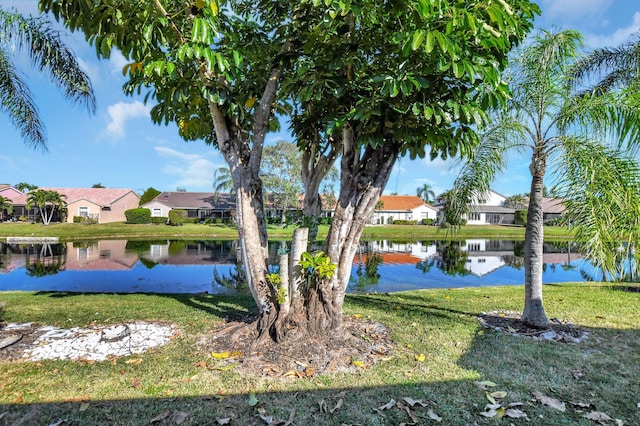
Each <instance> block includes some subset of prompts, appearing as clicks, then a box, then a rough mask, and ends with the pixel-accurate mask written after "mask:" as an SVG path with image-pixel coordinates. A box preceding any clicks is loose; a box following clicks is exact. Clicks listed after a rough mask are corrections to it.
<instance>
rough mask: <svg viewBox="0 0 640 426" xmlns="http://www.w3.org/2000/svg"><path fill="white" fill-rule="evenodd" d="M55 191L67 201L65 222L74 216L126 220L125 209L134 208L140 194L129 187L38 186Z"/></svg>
mask: <svg viewBox="0 0 640 426" xmlns="http://www.w3.org/2000/svg"><path fill="white" fill-rule="evenodd" d="M39 189H43V190H46V191H55V192H57V193H58V194H60V195H62V196H64V198H63V199H64V201H65V202H66V203H67V215H66V222H67V223H73V218H74V217H75V216H80V217H84V218H90V219H93V220H95V221H97V222H98V223H110V222H126V220H127V218H126V216H125V214H124V212H125V211H127V210H130V209H135V208H137V207H138V204H139V203H140V196H139V195H138V194H137V193H136V192H135V191H133V190H131V189H116V188H39Z"/></svg>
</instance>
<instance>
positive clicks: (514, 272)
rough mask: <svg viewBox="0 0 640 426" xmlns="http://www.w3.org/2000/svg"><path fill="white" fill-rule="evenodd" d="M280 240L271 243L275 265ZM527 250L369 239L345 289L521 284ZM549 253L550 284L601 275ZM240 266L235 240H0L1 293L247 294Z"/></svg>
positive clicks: (572, 251)
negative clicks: (23, 291)
mask: <svg viewBox="0 0 640 426" xmlns="http://www.w3.org/2000/svg"><path fill="white" fill-rule="evenodd" d="M281 244H282V243H273V244H270V253H271V256H270V257H271V259H272V260H273V264H274V265H275V264H277V262H276V253H277V249H278V248H279V247H280V245H281ZM522 253H523V242H522V241H504V240H503V241H495V240H480V239H477V240H476V239H474V240H464V241H422V242H417V243H395V242H389V241H369V242H364V243H362V244H361V246H360V249H359V251H358V253H357V254H356V257H355V259H354V262H353V268H352V272H351V282H350V284H349V288H348V290H347V291H348V292H351V293H356V292H371V291H378V292H393V291H402V290H415V289H424V288H452V287H477V286H486V285H521V284H523V282H524V268H523V259H522V255H523V254H522ZM544 256H545V258H544V261H545V270H544V274H543V280H544V282H545V283H555V282H566V281H585V280H589V279H591V278H592V277H594V275H595V278H598V276H597V274H596V273H595V271H594V270H593V268H592V267H591V266H590V265H589V264H588V263H587V262H586V261H585V260H583V259H582V256H581V255H580V254H579V253H577V252H576V248H575V247H574V246H572V245H571V243H558V244H547V245H545V255H544ZM241 271H242V268H240V267H239V266H238V263H237V243H236V242H234V241H208V240H199V241H168V240H159V241H127V240H101V241H95V242H75V243H65V244H45V245H42V244H5V243H0V291H3V290H4V291H7V290H25V291H69V292H110V293H138V292H139V293H203V292H208V293H235V292H243V291H246V286H245V285H244V283H243V281H242V274H241Z"/></svg>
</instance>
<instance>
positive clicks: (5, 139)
mask: <svg viewBox="0 0 640 426" xmlns="http://www.w3.org/2000/svg"><path fill="white" fill-rule="evenodd" d="M539 4H540V6H541V8H542V16H540V17H539V18H538V19H537V20H536V26H537V28H539V29H551V28H556V29H577V30H579V31H581V32H582V33H583V35H584V36H585V37H586V40H587V44H588V46H589V47H592V48H595V47H602V46H616V45H618V44H620V43H622V42H625V41H627V40H629V37H630V36H631V35H632V34H634V33H637V32H638V31H640V3H638V2H636V1H635V0H540V1H539ZM0 5H1V6H2V7H3V8H5V9H7V8H10V7H15V8H17V9H18V10H19V11H20V12H21V13H23V14H24V15H29V14H36V13H37V1H36V0H23V1H10V0H0ZM63 39H64V41H65V42H66V43H67V44H68V45H69V46H71V47H72V49H73V50H74V52H75V53H76V55H77V57H78V59H79V61H80V63H81V65H82V67H83V68H84V70H85V71H86V72H87V74H88V75H89V76H90V78H91V81H92V83H93V86H94V90H95V93H96V98H97V103H98V109H97V112H96V114H95V115H89V114H88V113H87V112H86V111H83V110H81V109H79V107H77V106H74V105H72V104H70V103H69V102H67V101H66V100H65V99H64V97H63V96H62V95H61V94H60V93H59V91H58V90H57V89H56V88H55V87H54V86H53V85H51V84H50V83H49V82H48V81H47V80H46V79H45V78H42V77H40V76H38V75H36V74H34V73H32V72H30V71H29V65H28V62H27V61H26V60H22V59H21V60H20V61H19V63H20V64H23V66H22V65H21V70H23V71H24V72H25V73H27V74H28V76H29V85H30V87H31V89H32V91H33V93H34V97H35V101H36V103H37V105H38V107H39V110H40V115H41V118H42V119H43V121H44V122H45V125H46V134H47V138H48V151H46V152H43V151H41V150H34V149H33V148H29V147H28V146H26V145H25V144H24V143H23V141H22V139H21V138H20V134H19V133H18V131H16V130H15V129H14V128H13V126H12V124H11V122H10V121H9V119H8V117H7V116H6V115H3V114H0V183H9V184H14V185H15V184H17V183H19V182H27V183H30V184H34V185H38V186H42V187H45V186H47V187H90V186H92V185H93V184H97V183H101V184H102V185H104V186H106V187H109V188H131V189H133V190H136V191H139V192H142V191H143V190H144V189H146V188H148V187H154V188H156V189H158V190H161V191H175V190H176V188H178V187H184V188H186V189H187V190H188V191H212V190H213V188H212V177H213V172H214V170H215V169H217V168H218V167H221V166H225V163H224V160H223V159H222V157H221V156H220V154H219V153H218V152H217V151H216V150H215V148H213V147H209V146H207V145H205V144H204V142H201V141H196V142H184V141H183V140H182V139H180V137H179V136H178V132H177V129H176V127H175V125H173V124H171V125H169V126H164V125H154V124H153V123H152V122H151V119H150V117H149V109H150V106H149V105H144V104H143V102H142V98H141V97H140V98H137V97H127V96H124V95H123V94H122V90H121V87H122V84H123V83H124V77H123V76H122V68H123V66H124V65H125V63H126V61H125V59H124V58H123V57H122V56H121V55H120V54H118V53H116V54H114V55H113V56H112V59H111V60H109V61H98V60H97V59H96V56H95V51H94V48H93V47H91V46H89V45H88V44H87V43H86V42H84V38H83V37H82V36H81V35H78V34H74V35H71V34H68V33H65V34H64V35H63ZM282 139H284V140H291V138H290V136H288V134H287V133H286V132H283V133H281V134H271V135H269V136H268V138H267V143H269V142H276V141H278V140H282ZM529 155H530V154H529V153H526V154H525V155H524V156H523V157H513V158H511V159H510V160H509V168H508V172H507V173H506V174H505V175H503V176H499V177H498V179H497V180H496V182H495V184H494V185H493V188H494V190H496V191H497V192H499V193H501V194H503V195H512V194H517V193H522V192H528V191H529V183H530V176H529V174H528V169H527V168H528V162H529V158H528V156H529ZM450 166H451V164H450V162H449V161H447V162H445V161H442V160H439V159H438V160H435V161H433V162H431V161H429V160H421V159H418V160H413V161H411V160H410V159H409V158H403V159H401V160H400V162H399V163H398V164H397V165H396V166H395V168H394V171H393V173H392V175H391V178H390V179H389V183H388V185H387V188H386V189H385V193H391V192H397V193H399V194H408V195H415V193H416V188H418V187H419V186H421V185H422V184H424V183H428V184H429V185H430V186H431V187H432V188H433V189H434V191H435V192H436V194H439V193H441V192H442V191H444V190H446V189H449V188H450V187H451V185H452V182H453V179H454V178H455V172H453V171H451V169H450Z"/></svg>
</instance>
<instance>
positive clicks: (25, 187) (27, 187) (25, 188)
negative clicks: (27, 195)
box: [13, 182, 38, 192]
mask: <svg viewBox="0 0 640 426" xmlns="http://www.w3.org/2000/svg"><path fill="white" fill-rule="evenodd" d="M13 187H14V188H15V189H17V190H18V191H20V192H29V191H33V190H34V189H38V185H31V184H30V183H26V182H20V183H17V184H15V185H13Z"/></svg>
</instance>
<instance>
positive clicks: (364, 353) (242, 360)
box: [200, 316, 395, 377]
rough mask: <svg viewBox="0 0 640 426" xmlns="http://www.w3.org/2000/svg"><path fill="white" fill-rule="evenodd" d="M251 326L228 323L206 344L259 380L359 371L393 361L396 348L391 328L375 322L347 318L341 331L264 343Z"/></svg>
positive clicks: (203, 345) (203, 346)
mask: <svg viewBox="0 0 640 426" xmlns="http://www.w3.org/2000/svg"><path fill="white" fill-rule="evenodd" d="M257 336H258V334H257V331H256V326H255V324H254V323H251V322H228V323H224V324H222V325H221V326H219V327H217V328H216V329H215V330H213V332H212V334H211V335H208V336H207V337H205V338H203V339H202V340H201V341H200V345H201V349H202V350H204V351H207V352H211V354H212V356H213V358H216V359H217V360H218V362H219V363H220V364H224V365H233V368H234V370H235V371H239V372H243V373H246V374H251V375H253V376H263V377H264V376H268V377H311V376H314V375H318V374H323V373H330V372H354V371H357V370H358V369H366V368H369V367H371V366H373V365H375V364H376V363H377V362H380V361H382V360H385V359H388V358H389V357H390V356H391V355H392V352H393V350H394V348H395V343H394V342H393V340H392V339H391V338H390V337H389V332H388V330H387V328H386V327H385V326H384V325H382V324H380V323H378V322H374V321H370V320H367V319H362V318H355V317H347V316H345V317H344V319H343V327H342V329H341V330H339V331H336V332H331V333H327V334H323V335H322V336H319V337H318V338H313V337H308V336H306V335H305V337H302V335H298V334H296V332H295V331H292V332H291V333H290V335H289V336H287V340H286V341H285V342H282V343H275V342H273V341H272V340H271V339H264V341H263V342H261V343H260V345H259V347H257V348H256V347H255V345H254V342H255V341H256V338H257Z"/></svg>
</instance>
